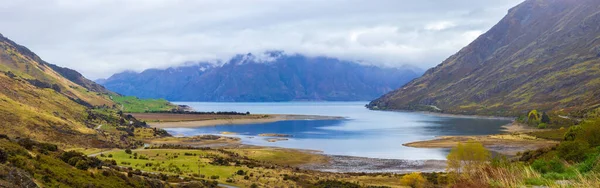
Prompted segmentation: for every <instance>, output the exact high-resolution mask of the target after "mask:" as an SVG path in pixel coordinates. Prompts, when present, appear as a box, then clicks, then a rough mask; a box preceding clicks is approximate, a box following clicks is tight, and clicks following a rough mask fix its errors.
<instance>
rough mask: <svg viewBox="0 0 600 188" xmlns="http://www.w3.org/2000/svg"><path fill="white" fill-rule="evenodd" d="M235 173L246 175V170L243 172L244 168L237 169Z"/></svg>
mask: <svg viewBox="0 0 600 188" xmlns="http://www.w3.org/2000/svg"><path fill="white" fill-rule="evenodd" d="M235 174H237V175H240V176H243V175H246V172H244V170H238V171H237V172H236V173H235Z"/></svg>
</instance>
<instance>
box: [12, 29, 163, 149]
mask: <svg viewBox="0 0 600 188" xmlns="http://www.w3.org/2000/svg"><path fill="white" fill-rule="evenodd" d="M110 96H116V94H114V93H113V92H110V91H108V90H106V89H104V88H103V87H102V86H99V85H98V84H95V83H94V82H92V81H89V80H87V79H86V78H85V77H83V76H81V74H79V73H77V72H76V71H73V70H70V69H67V68H62V67H58V66H56V65H52V64H49V63H47V62H45V61H43V60H41V58H39V57H38V56H36V55H35V54H34V53H33V52H31V51H29V50H28V49H27V48H25V47H23V46H20V45H18V44H16V43H14V42H12V41H10V40H9V39H7V38H4V37H3V36H1V35H0V134H7V135H11V136H15V137H27V138H31V139H34V140H38V141H46V142H52V143H56V144H59V145H61V146H66V147H132V146H135V145H139V144H141V143H140V142H138V141H136V140H135V139H134V138H133V136H134V135H133V134H132V133H133V132H134V131H133V129H134V128H136V127H137V128H142V127H143V126H144V125H143V124H142V123H141V122H139V121H137V120H135V118H133V117H127V116H124V115H123V114H119V113H118V110H119V109H117V103H115V102H113V100H111V99H110ZM153 102H154V101H153ZM146 104H149V105H150V104H154V103H143V104H140V105H146ZM165 105H167V104H166V102H164V101H161V105H159V106H165ZM150 106H151V107H152V108H154V107H155V106H153V105H150ZM132 107H136V106H135V105H132ZM137 108H139V106H137ZM161 109H162V108H161ZM130 121H131V122H136V124H130V123H129V122H130ZM159 135H162V133H161V134H159Z"/></svg>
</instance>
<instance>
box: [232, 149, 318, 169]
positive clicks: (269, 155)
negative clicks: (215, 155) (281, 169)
mask: <svg viewBox="0 0 600 188" xmlns="http://www.w3.org/2000/svg"><path fill="white" fill-rule="evenodd" d="M228 150H229V151H233V152H236V153H238V154H240V155H242V156H248V157H249V158H251V159H254V160H258V161H265V162H270V163H273V164H278V165H290V166H296V165H302V164H306V163H326V162H327V161H328V159H327V157H325V156H322V155H315V154H311V153H307V152H302V151H298V150H293V149H273V148H260V149H228Z"/></svg>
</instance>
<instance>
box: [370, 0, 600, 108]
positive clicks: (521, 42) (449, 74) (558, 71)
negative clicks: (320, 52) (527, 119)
mask: <svg viewBox="0 0 600 188" xmlns="http://www.w3.org/2000/svg"><path fill="white" fill-rule="evenodd" d="M598 23H600V1H597V0H578V1H573V0H527V1H525V2H523V3H521V4H519V5H518V6H516V7H514V8H512V9H510V10H509V11H508V15H506V16H505V17H504V18H503V19H502V20H501V21H500V22H499V23H498V24H496V25H495V26H494V27H493V28H491V29H490V30H489V31H488V32H486V33H485V34H483V35H481V36H479V37H478V38H477V39H476V40H475V41H473V42H472V43H471V44H469V45H468V46H466V47H464V48H463V49H461V50H460V51H459V52H458V53H456V54H454V55H452V56H451V57H450V58H448V59H447V60H445V61H444V62H442V63H441V64H439V65H438V66H436V67H434V68H431V69H429V70H427V71H426V72H425V74H424V75H423V76H421V77H420V78H418V79H415V80H413V81H412V82H410V83H408V84H406V85H405V86H403V87H402V88H399V89H397V90H395V91H393V92H390V93H388V94H386V95H384V96H382V97H380V98H378V99H376V100H374V101H372V102H371V103H370V104H369V105H368V107H369V108H371V109H390V110H392V109H403V110H441V111H443V112H448V113H459V114H494V115H515V114H519V113H523V112H526V111H528V110H532V109H538V110H543V111H554V112H565V113H567V112H578V111H586V110H590V109H594V108H596V107H598V105H599V103H600V24H598Z"/></svg>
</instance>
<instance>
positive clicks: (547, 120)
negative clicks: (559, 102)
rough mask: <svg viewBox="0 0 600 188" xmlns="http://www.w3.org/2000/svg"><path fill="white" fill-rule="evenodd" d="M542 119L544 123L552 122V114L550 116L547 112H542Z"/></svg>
mask: <svg viewBox="0 0 600 188" xmlns="http://www.w3.org/2000/svg"><path fill="white" fill-rule="evenodd" d="M541 121H542V123H545V124H548V123H550V116H548V114H546V112H544V113H543V114H542V118H541Z"/></svg>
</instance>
